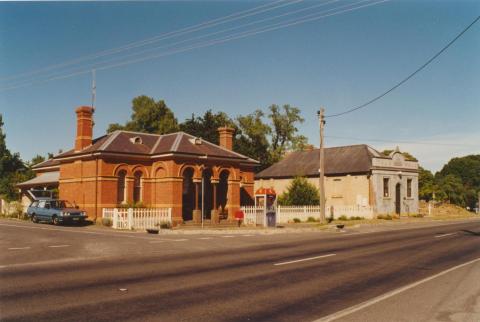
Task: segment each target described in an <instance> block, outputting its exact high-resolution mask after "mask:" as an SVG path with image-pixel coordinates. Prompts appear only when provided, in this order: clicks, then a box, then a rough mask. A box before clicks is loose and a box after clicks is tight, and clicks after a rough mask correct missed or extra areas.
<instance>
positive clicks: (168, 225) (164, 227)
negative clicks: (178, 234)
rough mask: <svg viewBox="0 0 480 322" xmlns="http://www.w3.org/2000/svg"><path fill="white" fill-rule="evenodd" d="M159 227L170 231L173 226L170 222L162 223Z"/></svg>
mask: <svg viewBox="0 0 480 322" xmlns="http://www.w3.org/2000/svg"><path fill="white" fill-rule="evenodd" d="M159 226H160V229H170V228H172V224H170V222H168V221H166V222H161V223H160V225H159Z"/></svg>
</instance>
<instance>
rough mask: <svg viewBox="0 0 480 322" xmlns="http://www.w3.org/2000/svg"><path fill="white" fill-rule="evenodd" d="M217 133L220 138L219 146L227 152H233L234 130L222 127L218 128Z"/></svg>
mask: <svg viewBox="0 0 480 322" xmlns="http://www.w3.org/2000/svg"><path fill="white" fill-rule="evenodd" d="M217 131H218V135H219V138H220V140H219V141H220V146H221V147H223V148H225V149H227V150H233V133H234V132H235V129H232V128H231V127H227V126H224V127H219V128H218V130H217Z"/></svg>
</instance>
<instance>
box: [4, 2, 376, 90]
mask: <svg viewBox="0 0 480 322" xmlns="http://www.w3.org/2000/svg"><path fill="white" fill-rule="evenodd" d="M338 1H340V0H330V1H327V2H324V3H320V4H315V5H313V6H309V7H306V8H302V9H298V10H294V11H289V12H287V13H283V14H280V15H276V16H272V17H268V18H264V19H260V20H257V21H253V22H249V23H245V24H241V25H238V26H235V27H231V28H227V29H223V30H219V31H215V32H211V33H207V34H204V35H200V36H197V37H192V38H188V39H184V40H181V41H177V42H174V43H171V44H168V45H162V46H156V47H153V48H148V49H145V50H141V51H136V52H133V53H130V54H127V55H124V56H121V57H113V58H112V59H109V60H106V61H102V62H101V64H102V65H104V64H106V63H109V62H115V61H116V60H118V59H121V60H122V59H125V58H128V57H133V56H139V55H142V54H146V53H149V52H154V51H156V50H159V49H164V48H170V47H173V48H175V47H176V46H177V45H181V44H184V43H188V42H191V41H194V40H199V39H203V38H207V37H211V36H214V35H218V34H222V33H225V32H228V31H233V30H237V29H241V28H245V27H247V26H251V25H256V24H259V23H263V22H266V21H269V20H275V19H278V18H281V17H285V16H289V15H294V14H297V13H300V12H303V11H306V10H311V9H314V8H318V7H322V6H325V5H328V4H331V3H333V2H338ZM365 1H370V0H362V1H361V2H365ZM349 6H350V5H349ZM338 8H341V7H338ZM331 10H334V9H331ZM331 10H327V11H326V12H328V11H331ZM310 15H311V14H310ZM310 15H308V16H310ZM252 30H254V29H252ZM210 41H211V40H210ZM93 64H96V65H92V66H89V67H88V68H89V69H90V68H98V67H99V65H98V63H93ZM82 70H83V69H78V68H74V69H67V70H65V71H63V72H62V74H63V73H64V72H68V73H76V72H79V71H82ZM58 76H61V75H58V74H56V73H55V72H54V73H53V74H50V75H45V76H41V77H40V79H42V78H49V77H58ZM32 82H38V81H36V80H35V79H34V80H30V81H27V82H23V83H19V84H15V85H12V86H13V87H15V88H18V87H22V84H27V85H28V84H31V83H32ZM1 89H2V88H0V90H1Z"/></svg>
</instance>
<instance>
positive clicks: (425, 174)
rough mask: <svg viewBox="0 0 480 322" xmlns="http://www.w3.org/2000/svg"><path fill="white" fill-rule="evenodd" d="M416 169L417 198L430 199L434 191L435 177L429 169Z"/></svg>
mask: <svg viewBox="0 0 480 322" xmlns="http://www.w3.org/2000/svg"><path fill="white" fill-rule="evenodd" d="M418 170H419V173H418V198H419V199H421V200H426V201H430V200H431V199H432V197H433V193H434V192H435V187H436V186H435V177H434V176H433V173H432V172H431V171H429V170H425V169H424V168H422V167H418Z"/></svg>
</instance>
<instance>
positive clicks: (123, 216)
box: [102, 208, 172, 230]
mask: <svg viewBox="0 0 480 322" xmlns="http://www.w3.org/2000/svg"><path fill="white" fill-rule="evenodd" d="M102 218H107V219H110V220H111V221H112V228H114V229H139V230H140V229H158V228H160V227H159V226H160V224H163V223H169V224H171V223H172V209H171V208H103V211H102Z"/></svg>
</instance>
